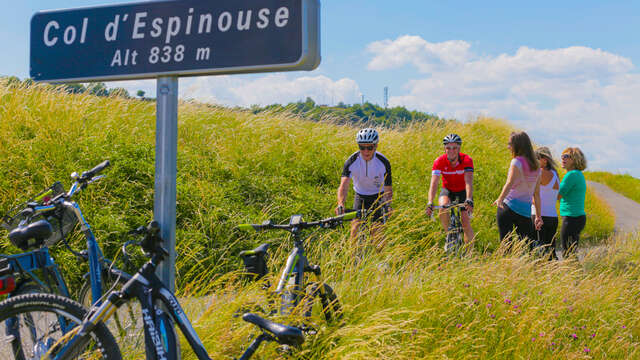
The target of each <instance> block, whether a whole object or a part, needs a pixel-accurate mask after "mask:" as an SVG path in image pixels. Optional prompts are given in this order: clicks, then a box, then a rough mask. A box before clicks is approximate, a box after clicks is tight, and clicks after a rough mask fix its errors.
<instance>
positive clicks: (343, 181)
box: [336, 176, 351, 215]
mask: <svg viewBox="0 0 640 360" xmlns="http://www.w3.org/2000/svg"><path fill="white" fill-rule="evenodd" d="M350 183H351V179H350V178H348V177H346V176H343V177H341V178H340V186H339V187H338V207H336V214H337V215H340V214H342V213H344V202H345V201H346V200H347V194H349V184H350Z"/></svg>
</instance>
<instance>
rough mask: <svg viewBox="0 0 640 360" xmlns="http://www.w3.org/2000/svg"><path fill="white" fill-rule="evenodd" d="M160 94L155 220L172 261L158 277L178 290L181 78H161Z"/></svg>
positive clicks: (163, 268)
mask: <svg viewBox="0 0 640 360" xmlns="http://www.w3.org/2000/svg"><path fill="white" fill-rule="evenodd" d="M156 87H157V94H156V177H155V199H154V204H153V214H154V219H155V220H156V221H158V222H159V223H160V233H161V235H162V238H163V239H164V247H165V248H166V249H167V250H168V251H169V258H168V259H166V260H165V261H163V262H162V263H161V264H160V267H159V268H158V276H159V277H160V279H162V282H163V283H164V284H165V285H166V286H167V287H168V288H169V289H171V291H172V292H173V291H175V277H176V272H175V264H176V174H177V169H176V167H177V153H178V78H177V77H175V76H161V77H158V80H157V85H156Z"/></svg>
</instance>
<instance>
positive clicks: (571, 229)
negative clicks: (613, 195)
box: [558, 147, 587, 251]
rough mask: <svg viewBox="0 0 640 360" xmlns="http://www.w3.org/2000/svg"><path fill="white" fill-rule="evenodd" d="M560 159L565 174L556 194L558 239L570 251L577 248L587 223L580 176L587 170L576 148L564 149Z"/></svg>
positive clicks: (585, 189) (583, 159) (583, 186)
mask: <svg viewBox="0 0 640 360" xmlns="http://www.w3.org/2000/svg"><path fill="white" fill-rule="evenodd" d="M561 159H562V167H563V168H564V169H566V170H567V174H566V175H565V176H564V178H563V179H562V182H561V183H560V191H559V192H558V199H560V215H561V216H562V231H561V232H560V238H561V240H562V245H563V246H564V249H566V250H569V251H570V250H575V249H576V248H577V247H578V240H579V239H580V232H581V231H582V230H583V229H584V226H585V225H586V223H587V216H586V213H585V212H584V199H585V196H586V193H587V182H586V181H585V179H584V175H583V174H582V170H584V169H586V168H587V160H586V159H585V157H584V154H583V153H582V151H581V150H580V149H579V148H577V147H574V148H571V147H570V148H566V149H565V150H564V151H563V152H562V156H561Z"/></svg>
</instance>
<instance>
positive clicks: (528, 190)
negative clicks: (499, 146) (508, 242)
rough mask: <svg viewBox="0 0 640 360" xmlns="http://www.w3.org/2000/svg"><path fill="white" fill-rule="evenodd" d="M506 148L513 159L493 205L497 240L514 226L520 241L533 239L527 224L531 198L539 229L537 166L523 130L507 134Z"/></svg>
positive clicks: (529, 141) (531, 228)
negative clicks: (498, 231)
mask: <svg viewBox="0 0 640 360" xmlns="http://www.w3.org/2000/svg"><path fill="white" fill-rule="evenodd" d="M509 149H511V156H512V157H513V159H512V160H511V164H510V165H509V173H508V175H507V182H506V183H505V184H504V187H503V188H502V192H501V193H500V196H498V199H497V200H496V201H494V203H493V205H495V206H497V207H498V211H497V214H496V219H497V220H498V228H499V230H500V240H501V241H504V240H505V239H507V237H508V235H509V234H510V233H511V232H512V231H513V229H514V227H515V233H516V234H517V235H518V236H519V237H520V238H525V237H527V238H529V239H535V238H536V237H535V234H534V224H532V222H531V199H532V198H533V199H534V200H535V201H534V204H535V208H536V216H535V228H536V229H540V228H541V227H542V217H541V216H540V213H541V212H540V165H539V163H538V159H536V156H535V154H534V152H533V146H531V140H530V139H529V135H527V133H525V132H524V131H521V132H517V133H516V132H513V133H511V136H510V138H509ZM532 245H533V244H532Z"/></svg>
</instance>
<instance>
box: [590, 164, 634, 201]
mask: <svg viewBox="0 0 640 360" xmlns="http://www.w3.org/2000/svg"><path fill="white" fill-rule="evenodd" d="M584 175H585V177H586V178H587V179H588V180H593V181H597V182H600V183H603V184H606V185H608V186H609V187H610V188H612V189H614V190H615V191H617V192H619V193H620V194H622V195H624V196H626V197H628V198H629V199H632V200H635V201H637V202H640V179H637V178H635V177H633V176H631V175H629V174H612V173H608V172H602V171H589V172H586V173H585V174H584Z"/></svg>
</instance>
